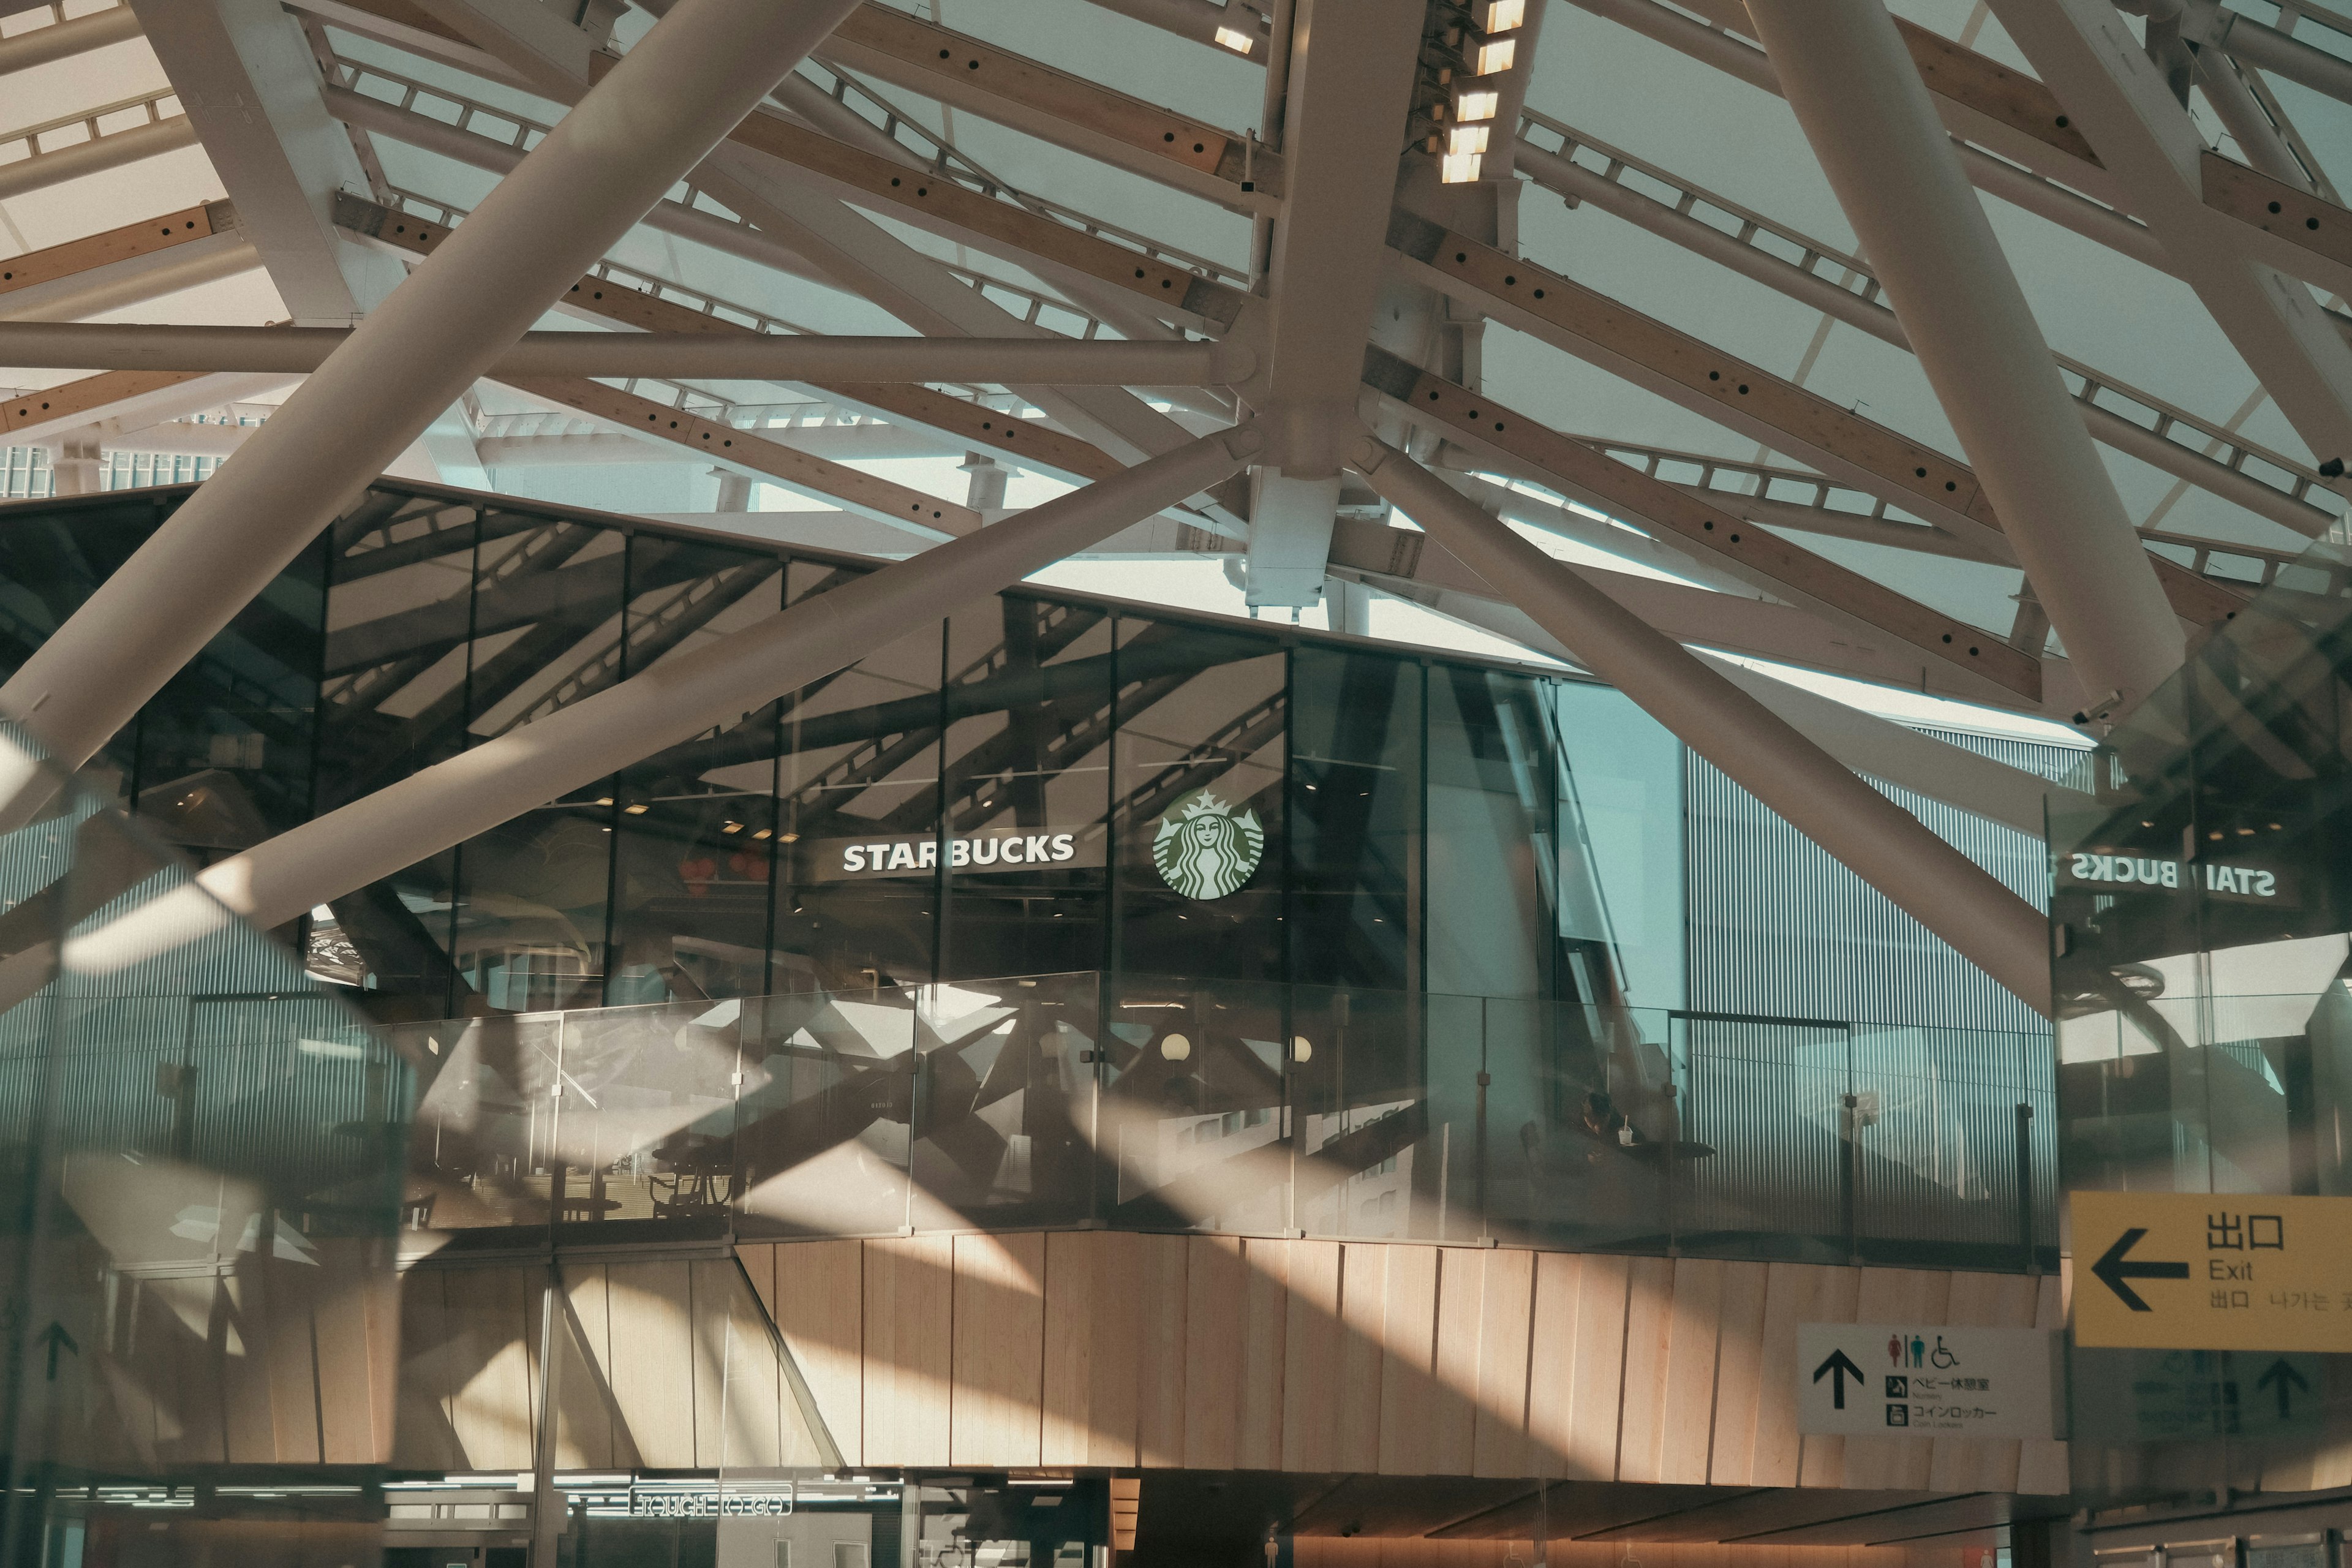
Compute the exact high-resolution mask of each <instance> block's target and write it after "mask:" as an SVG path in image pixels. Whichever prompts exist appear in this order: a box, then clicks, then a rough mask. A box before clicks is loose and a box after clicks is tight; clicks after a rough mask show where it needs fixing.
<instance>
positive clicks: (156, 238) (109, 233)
mask: <svg viewBox="0 0 2352 1568" xmlns="http://www.w3.org/2000/svg"><path fill="white" fill-rule="evenodd" d="M235 216H236V215H235V212H234V210H233V209H232V208H231V207H230V206H229V205H228V204H227V203H226V202H205V203H202V204H199V205H195V206H192V207H183V208H181V209H180V210H179V211H178V212H172V213H164V214H163V215H162V216H159V217H152V218H148V219H145V220H144V221H142V222H140V223H127V224H124V225H123V226H121V228H110V229H107V230H105V231H103V232H102V233H99V234H92V235H85V236H84V237H81V238H79V239H69V240H67V241H66V242H65V243H64V244H62V245H51V246H45V247H42V248H41V249H39V250H28V251H26V252H25V253H24V254H23V255H22V256H12V257H9V258H7V259H6V260H5V261H0V295H8V294H13V293H15V292H16V291H17V290H18V289H30V288H32V287H33V286H34V285H36V284H38V283H53V282H55V281H56V280H57V279H60V278H69V277H71V276H73V275H74V274H75V273H77V272H88V271H89V270H90V269H91V268H98V267H104V266H107V265H109V264H110V263H112V262H117V261H128V260H130V259H131V258H133V257H139V256H152V255H153V254H154V253H155V252H157V251H159V250H169V249H171V248H172V247H173V246H177V245H185V244H187V243H189V242H190V241H191V240H198V239H209V238H211V237H213V236H214V235H215V234H219V233H223V232H226V230H227V229H229V228H231V227H233V226H234V220H235Z"/></svg>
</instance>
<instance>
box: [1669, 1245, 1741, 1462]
mask: <svg viewBox="0 0 2352 1568" xmlns="http://www.w3.org/2000/svg"><path fill="white" fill-rule="evenodd" d="M1727 1267H1728V1266H1727V1265H1726V1264H1724V1263H1723V1262H1721V1261H1720V1260H1718V1259H1716V1258H1683V1259H1682V1260H1681V1261H1679V1262H1678V1263H1676V1264H1675V1294H1674V1312H1673V1318H1674V1322H1673V1330H1672V1334H1671V1337H1670V1340H1669V1344H1668V1349H1667V1354H1666V1376H1665V1398H1664V1407H1663V1411H1662V1414H1661V1415H1660V1418H1659V1426H1660V1435H1659V1444H1658V1479H1660V1480H1662V1481H1667V1482H1684V1483H1687V1484H1690V1485H1694V1486H1696V1485H1703V1484H1704V1483H1705V1482H1706V1461H1707V1450H1708V1446H1709V1440H1710V1438H1711V1436H1712V1433H1711V1431H1710V1428H1711V1426H1712V1424H1713V1421H1714V1416H1715V1375H1716V1363H1717V1345H1718V1339H1719V1335H1720V1331H1721V1328H1722V1319H1723V1286H1724V1277H1725V1270H1726V1268H1727Z"/></svg>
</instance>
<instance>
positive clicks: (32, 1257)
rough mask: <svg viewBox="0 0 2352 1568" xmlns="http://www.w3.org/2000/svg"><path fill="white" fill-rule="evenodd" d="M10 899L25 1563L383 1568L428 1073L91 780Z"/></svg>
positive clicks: (1, 1051)
mask: <svg viewBox="0 0 2352 1568" xmlns="http://www.w3.org/2000/svg"><path fill="white" fill-rule="evenodd" d="M12 743H13V742H12ZM0 903H5V908H6V909H7V910H8V911H9V913H8V916H7V918H6V921H5V927H6V930H5V942H6V952H7V953H8V962H7V963H6V964H5V965H0V988H5V989H0V995H5V1003H0V1005H5V1009H6V1010H5V1013H0V1170H5V1172H6V1173H7V1174H8V1190H9V1191H10V1193H11V1194H12V1201H11V1202H10V1203H9V1204H7V1205H5V1219H0V1226H5V1231H6V1235H5V1237H4V1238H0V1240H5V1246H4V1247H0V1349H5V1363H0V1377H4V1378H5V1406H0V1407H5V1409H6V1410H7V1411H8V1412H9V1413H10V1418H11V1421H12V1422H13V1426H12V1429H11V1430H9V1431H8V1432H7V1433H5V1435H0V1456H4V1458H0V1468H5V1474H0V1542H6V1543H7V1546H6V1548H5V1551H0V1555H5V1556H7V1558H8V1560H9V1561H11V1562H19V1561H22V1562H26V1563H74V1562H81V1561H89V1560H96V1561H115V1560H118V1554H119V1551H120V1550H121V1549H124V1548H126V1547H127V1546H128V1545H129V1544H130V1543H133V1542H135V1544H136V1547H137V1549H138V1550H139V1551H140V1552H142V1553H144V1554H146V1555H145V1556H144V1557H142V1560H152V1561H157V1562H166V1561H169V1562H193V1561H198V1560H201V1559H202V1558H204V1557H205V1556H207V1555H209V1554H210V1553H212V1552H214V1551H215V1548H216V1546H217V1544H218V1543H220V1542H239V1541H243V1542H256V1541H260V1540H265V1539H266V1540H268V1541H270V1542H273V1543H275V1548H276V1549H277V1550H279V1551H286V1552H295V1553H297V1554H299V1555H305V1556H311V1557H316V1558H318V1559H320V1560H326V1561H334V1562H339V1563H352V1564H354V1565H357V1564H360V1563H373V1562H375V1561H377V1560H378V1557H377V1553H378V1547H379V1538H380V1534H381V1530H380V1526H379V1525H378V1524H377V1523H376V1522H375V1521H373V1518H372V1517H371V1516H372V1513H373V1508H372V1498H371V1495H370V1494H371V1493H372V1491H373V1489H374V1488H375V1487H376V1485H377V1484H378V1483H379V1482H380V1480H381V1478H382V1475H383V1467H384V1466H385V1464H386V1463H387V1462H388V1461H389V1459H390V1458H391V1455H390V1452H389V1447H390V1438H391V1430H392V1423H391V1408H390V1401H389V1399H388V1398H386V1397H383V1395H384V1394H388V1391H389V1390H390V1389H391V1387H392V1385H393V1377H394V1355H395V1352H396V1346H395V1345H394V1342H393V1340H392V1338H391V1337H390V1336H389V1335H387V1334H385V1333H383V1332H382V1331H381V1330H382V1325H383V1324H385V1323H387V1322H389V1321H392V1320H393V1318H394V1315H395V1313H396V1305H395V1303H396V1300H397V1291H398V1287H397V1283H396V1281H395V1279H394V1275H393V1271H392V1263H393V1258H392V1253H391V1249H390V1247H388V1246H387V1245H386V1244H387V1243H388V1242H389V1240H390V1239H391V1237H392V1236H393V1233H394V1222H395V1218H396V1205H397V1203H398V1199H399V1193H400V1186H399V1180H400V1170H399V1157H400V1151H401V1149H402V1147H403V1146H404V1142H405V1133H406V1127H405V1120H406V1110H407V1105H408V1100H409V1083H408V1079H407V1075H406V1073H405V1071H404V1067H403V1064H402V1063H401V1062H400V1061H399V1060H398V1059H397V1058H395V1057H394V1055H393V1054H392V1053H391V1052H390V1051H389V1050H387V1048H386V1047H385V1045H384V1043H383V1041H382V1040H381V1039H379V1038H378V1037H375V1036H374V1035H373V1034H372V1033H371V1032H370V1031H369V1029H368V1028H367V1027H366V1026H365V1025H364V1023H363V1022H362V1020H361V1019H359V1018H358V1017H357V1016H354V1015H353V1014H352V1012H351V1011H350V1010H348V1009H347V1008H345V1007H344V1006H343V1005H341V1003H340V1002H338V1001H337V1000H335V999H334V998H333V997H332V996H331V995H329V994H325V993H323V992H322V991H321V990H320V988H319V987H317V986H316V985H315V984H313V983H312V982H311V981H310V980H309V979H308V978H307V977H306V976H305V975H304V974H303V973H302V972H301V971H300V969H299V967H298V966H297V965H296V963H295V962H294V961H293V959H292V958H291V957H290V956H289V954H288V953H287V952H285V951H284V950H283V949H281V948H280V947H278V945H277V944H276V943H274V942H270V941H269V940H268V939H267V938H265V937H263V936H261V935H259V934H257V933H256V932H254V931H249V930H247V929H246V928H245V927H243V926H240V925H238V924H237V923H236V921H234V920H233V919H232V918H231V917H230V916H228V914H227V913H226V911H225V910H221V909H220V907H219V906H218V905H216V904H215V903H213V902H212V900H210V899H209V898H208V897H207V896H205V894H204V893H203V892H202V891H201V890H200V889H198V888H197V887H196V886H195V885H194V882H193V881H192V879H191V877H190V874H189V871H188V869H187V868H184V866H182V865H180V864H179V863H177V862H176V861H174V860H173V859H172V858H170V856H169V852H168V851H167V850H165V849H164V848H163V846H162V845H161V843H160V841H159V840H157V839H155V838H153V837H150V836H148V835H147V834H146V833H145V832H144V830H143V829H142V827H140V826H138V825H136V824H135V823H133V822H131V820H129V819H126V818H123V817H121V816H119V815H116V814H114V813H112V812H106V811H101V810H100V801H99V800H98V799H97V798H96V797H93V796H89V795H82V794H80V793H79V791H77V790H75V789H74V788H73V787H72V786H69V785H66V786H61V793H60V795H58V797H57V798H56V799H55V800H53V801H52V803H51V805H50V808H49V810H48V812H47V814H45V816H44V817H43V819H42V820H40V821H37V822H36V823H34V824H32V825H30V826H26V827H23V828H20V829H18V830H16V832H14V833H10V834H8V835H5V836H0ZM68 910H89V911H90V912H89V914H88V915H87V916H86V917H84V918H80V919H78V920H75V921H72V922H71V923H70V924H68V923H67V917H66V911H68ZM68 939H69V940H68ZM61 955H62V963H61ZM321 1466H325V1467H330V1468H325V1469H320V1468H318V1467H321ZM289 1471H291V1472H292V1473H293V1474H295V1475H297V1476H299V1478H300V1479H299V1484H291V1485H289V1479H288V1478H289ZM200 1493H201V1495H202V1497H203V1498H204V1500H205V1501H204V1506H203V1508H202V1509H201V1510H199V1508H198V1506H197V1504H198V1497H199V1494H200ZM200 1511H201V1513H202V1515H203V1517H202V1519H201V1520H199V1518H198V1517H197V1516H198V1514H199V1512H200Z"/></svg>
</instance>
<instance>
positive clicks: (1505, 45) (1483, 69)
mask: <svg viewBox="0 0 2352 1568" xmlns="http://www.w3.org/2000/svg"><path fill="white" fill-rule="evenodd" d="M1517 58H1519V41H1518V39H1517V38H1496V39H1495V40H1494V41H1493V42H1492V43H1486V44H1481V45H1479V46H1478V53H1477V55H1476V56H1475V66H1476V68H1477V72H1478V74H1479V75H1480V76H1493V75H1494V74H1495V73H1496V72H1497V71H1507V70H1509V69H1510V68H1511V62H1512V61H1513V60H1515V59H1517Z"/></svg>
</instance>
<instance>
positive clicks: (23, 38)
mask: <svg viewBox="0 0 2352 1568" xmlns="http://www.w3.org/2000/svg"><path fill="white" fill-rule="evenodd" d="M138 36H139V18H138V16H135V15H133V14H132V12H131V7H130V6H128V5H121V4H117V5H110V6H109V7H107V8H106V9H105V10H103V11H92V12H90V13H89V14H88V15H87V16H69V17H68V18H67V19H66V20H64V21H62V22H58V23H54V24H52V25H51V26H47V27H36V28H34V29H33V30H32V31H30V32H25V33H18V34H16V35H15V36H14V37H6V38H0V76H7V75H9V74H10V73H11V72H15V71H21V70H30V69H32V68H34V67H35V66H45V65H48V64H50V63H51V62H52V61H56V60H69V59H71V58H74V57H75V56H76V55H86V54H88V53H89V52H90V51H91V50H92V49H102V48H104V47H106V46H107V45H109V44H119V43H121V42H123V41H124V40H125V39H127V38H135V37H138Z"/></svg>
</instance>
